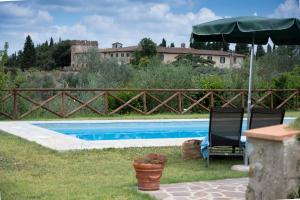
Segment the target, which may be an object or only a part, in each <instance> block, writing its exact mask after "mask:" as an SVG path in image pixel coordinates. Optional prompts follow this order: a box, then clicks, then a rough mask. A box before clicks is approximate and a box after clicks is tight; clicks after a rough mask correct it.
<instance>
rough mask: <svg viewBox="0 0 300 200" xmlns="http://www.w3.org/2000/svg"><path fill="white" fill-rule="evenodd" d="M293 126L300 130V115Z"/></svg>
mask: <svg viewBox="0 0 300 200" xmlns="http://www.w3.org/2000/svg"><path fill="white" fill-rule="evenodd" d="M292 127H293V128H295V129H299V130H300V117H298V118H297V119H296V120H295V121H294V123H293V126H292Z"/></svg>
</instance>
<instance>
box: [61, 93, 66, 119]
mask: <svg viewBox="0 0 300 200" xmlns="http://www.w3.org/2000/svg"><path fill="white" fill-rule="evenodd" d="M60 112H61V115H62V116H63V118H65V117H66V105H65V92H64V91H62V92H61V111H60Z"/></svg>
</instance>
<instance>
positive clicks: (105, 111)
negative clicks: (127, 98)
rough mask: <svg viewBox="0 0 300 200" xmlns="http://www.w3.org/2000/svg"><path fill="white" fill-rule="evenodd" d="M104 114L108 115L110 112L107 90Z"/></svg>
mask: <svg viewBox="0 0 300 200" xmlns="http://www.w3.org/2000/svg"><path fill="white" fill-rule="evenodd" d="M103 97H104V114H105V115H107V114H108V106H109V105H108V92H105V93H104V95H103Z"/></svg>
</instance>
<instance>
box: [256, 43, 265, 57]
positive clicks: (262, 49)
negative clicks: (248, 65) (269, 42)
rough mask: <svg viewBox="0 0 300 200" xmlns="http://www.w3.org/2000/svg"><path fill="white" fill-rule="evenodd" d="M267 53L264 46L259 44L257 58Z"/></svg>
mask: <svg viewBox="0 0 300 200" xmlns="http://www.w3.org/2000/svg"><path fill="white" fill-rule="evenodd" d="M265 54H266V52H265V50H264V47H263V46H262V45H257V50H256V59H257V58H259V57H262V56H264V55H265Z"/></svg>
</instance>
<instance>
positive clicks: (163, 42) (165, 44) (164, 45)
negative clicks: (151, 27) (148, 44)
mask: <svg viewBox="0 0 300 200" xmlns="http://www.w3.org/2000/svg"><path fill="white" fill-rule="evenodd" d="M159 46H161V47H166V46H167V42H166V40H165V38H163V39H162V41H161V43H160V45H159Z"/></svg>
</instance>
